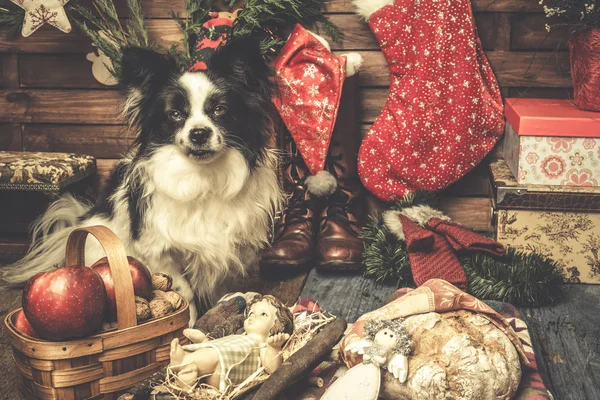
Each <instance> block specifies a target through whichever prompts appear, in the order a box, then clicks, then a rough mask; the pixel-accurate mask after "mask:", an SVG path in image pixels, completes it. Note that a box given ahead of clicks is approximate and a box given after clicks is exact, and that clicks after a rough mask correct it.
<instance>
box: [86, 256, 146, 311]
mask: <svg viewBox="0 0 600 400" xmlns="http://www.w3.org/2000/svg"><path fill="white" fill-rule="evenodd" d="M127 261H128V262H129V271H131V280H132V281H133V292H134V293H135V295H136V296H139V297H143V298H144V299H146V300H150V296H151V295H152V275H151V274H150V271H149V270H148V268H146V266H145V265H144V264H142V263H141V262H140V261H139V260H137V259H136V258H133V257H127ZM91 268H92V269H93V270H94V271H96V272H97V273H98V274H100V276H101V277H102V280H103V281H104V287H105V288H106V310H107V311H106V321H108V322H112V321H116V320H117V300H116V297H115V284H114V282H113V278H112V274H111V273H110V267H109V265H108V258H106V257H104V258H101V259H99V260H98V261H96V262H95V263H94V265H92V266H91Z"/></svg>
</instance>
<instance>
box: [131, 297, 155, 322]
mask: <svg viewBox="0 0 600 400" xmlns="http://www.w3.org/2000/svg"><path fill="white" fill-rule="evenodd" d="M135 315H136V317H137V320H138V322H141V321H145V320H147V319H150V317H152V313H151V312H150V303H148V300H146V299H144V298H142V297H139V296H135Z"/></svg>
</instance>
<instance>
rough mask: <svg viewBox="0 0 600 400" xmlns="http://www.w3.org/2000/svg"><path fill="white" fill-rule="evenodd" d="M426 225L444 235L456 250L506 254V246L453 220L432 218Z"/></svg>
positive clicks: (498, 254)
mask: <svg viewBox="0 0 600 400" xmlns="http://www.w3.org/2000/svg"><path fill="white" fill-rule="evenodd" d="M425 226H426V227H427V228H429V229H431V230H432V231H434V232H437V233H439V234H440V235H442V236H444V238H446V240H447V241H448V243H449V244H450V246H452V248H453V249H454V251H463V250H471V251H484V252H486V253H490V254H492V255H495V256H502V255H504V246H502V245H501V244H500V243H498V242H496V241H495V240H492V239H489V238H486V237H484V236H481V235H478V234H477V233H475V232H473V231H471V230H469V229H466V228H464V227H462V226H460V225H458V224H455V223H453V222H452V221H448V220H445V219H440V218H431V219H429V221H427V224H426V225H425Z"/></svg>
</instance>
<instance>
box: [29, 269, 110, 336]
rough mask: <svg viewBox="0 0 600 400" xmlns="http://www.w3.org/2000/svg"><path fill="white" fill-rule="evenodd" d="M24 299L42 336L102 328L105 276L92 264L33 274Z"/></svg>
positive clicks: (73, 334) (83, 333) (75, 333)
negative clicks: (103, 279) (95, 269)
mask: <svg viewBox="0 0 600 400" xmlns="http://www.w3.org/2000/svg"><path fill="white" fill-rule="evenodd" d="M22 302H23V311H24V312H25V316H26V317H27V319H28V320H29V322H30V323H31V326H32V327H33V328H34V329H35V330H36V332H38V333H39V335H40V337H41V338H43V339H51V340H64V339H72V338H77V337H83V336H87V335H89V334H91V333H93V332H94V331H96V330H97V329H98V328H100V326H101V325H102V319H103V318H104V311H105V310H106V291H105V289H104V283H103V282H102V278H101V277H100V275H98V273H97V272H96V271H94V270H92V269H91V268H88V267H85V266H72V267H64V268H58V269H55V270H54V271H51V272H41V273H39V274H37V275H34V276H33V277H31V278H30V279H29V280H28V281H27V284H25V288H24V289H23V299H22Z"/></svg>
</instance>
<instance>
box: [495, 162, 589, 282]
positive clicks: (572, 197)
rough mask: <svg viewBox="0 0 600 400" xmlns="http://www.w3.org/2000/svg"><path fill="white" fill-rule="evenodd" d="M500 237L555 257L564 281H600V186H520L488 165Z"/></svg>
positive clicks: (503, 168) (505, 170)
mask: <svg viewBox="0 0 600 400" xmlns="http://www.w3.org/2000/svg"><path fill="white" fill-rule="evenodd" d="M490 174H491V183H492V185H491V186H492V191H491V192H492V193H493V195H492V196H493V198H492V204H493V207H494V225H495V227H496V229H495V233H496V240H498V241H499V242H500V243H502V244H503V245H505V246H507V247H514V248H516V249H519V250H523V251H535V252H537V253H541V254H544V255H545V256H547V257H550V258H552V259H553V260H555V261H556V262H557V263H558V265H559V267H560V268H561V270H562V272H563V275H564V277H565V280H566V281H568V282H572V283H596V284H598V283H600V188H599V187H572V186H563V187H560V186H558V187H557V186H544V185H521V184H519V183H517V181H516V178H515V177H514V175H513V174H512V172H511V170H510V169H509V167H508V165H507V163H506V162H505V161H504V160H498V161H494V162H492V163H491V164H490Z"/></svg>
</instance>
